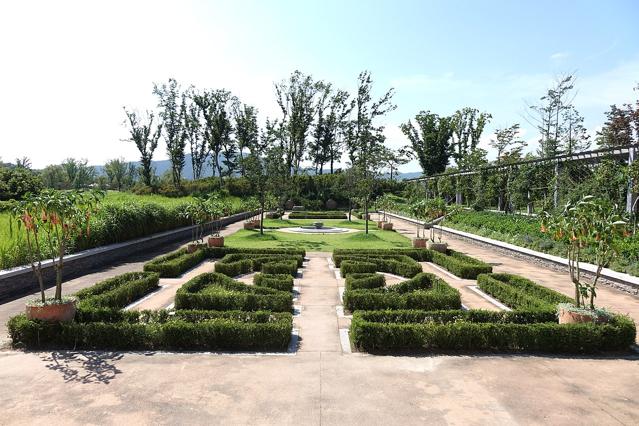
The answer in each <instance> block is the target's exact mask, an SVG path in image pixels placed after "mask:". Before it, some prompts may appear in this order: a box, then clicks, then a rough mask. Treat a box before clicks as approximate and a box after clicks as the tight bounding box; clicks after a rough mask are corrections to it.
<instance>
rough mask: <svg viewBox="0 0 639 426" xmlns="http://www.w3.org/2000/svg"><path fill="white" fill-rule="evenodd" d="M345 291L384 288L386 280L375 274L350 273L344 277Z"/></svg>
mask: <svg viewBox="0 0 639 426" xmlns="http://www.w3.org/2000/svg"><path fill="white" fill-rule="evenodd" d="M345 282H346V288H345V289H346V291H348V290H358V289H364V288H379V287H384V285H385V284H386V278H385V277H384V276H383V275H381V274H376V273H352V274H348V275H346V280H345Z"/></svg>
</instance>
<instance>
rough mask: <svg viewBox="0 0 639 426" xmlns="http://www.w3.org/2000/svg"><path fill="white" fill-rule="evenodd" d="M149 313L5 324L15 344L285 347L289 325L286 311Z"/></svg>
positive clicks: (290, 320)
mask: <svg viewBox="0 0 639 426" xmlns="http://www.w3.org/2000/svg"><path fill="white" fill-rule="evenodd" d="M159 312H165V311H159ZM137 316H138V318H143V317H144V315H140V314H137ZM150 316H151V317H153V321H146V322H144V321H142V320H141V319H138V320H137V321H120V322H111V323H109V322H85V323H81V322H63V323H48V322H42V321H36V320H33V321H32V320H28V319H27V318H26V316H25V315H18V316H15V317H13V318H11V319H10V320H9V322H8V324H7V325H8V328H9V334H10V335H11V338H12V339H13V344H14V346H17V347H25V348H28V349H54V348H56V349H60V348H74V349H109V350H160V349H178V350H179V349H182V350H285V349H286V348H287V346H288V343H289V341H290V337H291V332H292V328H293V318H292V315H291V314H290V313H271V312H238V311H232V312H214V311H178V312H176V314H175V316H168V315H166V314H164V315H163V318H159V315H158V314H155V313H153V314H151V315H150Z"/></svg>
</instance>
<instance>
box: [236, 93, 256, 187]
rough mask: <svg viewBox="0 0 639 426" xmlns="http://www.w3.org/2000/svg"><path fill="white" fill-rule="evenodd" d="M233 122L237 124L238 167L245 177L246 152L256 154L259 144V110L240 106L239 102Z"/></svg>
mask: <svg viewBox="0 0 639 426" xmlns="http://www.w3.org/2000/svg"><path fill="white" fill-rule="evenodd" d="M233 121H234V123H235V140H236V144H237V153H238V156H239V160H238V165H239V169H240V174H241V175H242V176H245V175H246V170H245V166H244V154H245V153H246V151H248V152H250V153H255V151H256V147H257V144H258V138H259V127H258V125H257V109H256V108H255V107H252V106H250V105H247V104H243V105H240V103H239V102H238V103H236V104H235V105H234V108H233Z"/></svg>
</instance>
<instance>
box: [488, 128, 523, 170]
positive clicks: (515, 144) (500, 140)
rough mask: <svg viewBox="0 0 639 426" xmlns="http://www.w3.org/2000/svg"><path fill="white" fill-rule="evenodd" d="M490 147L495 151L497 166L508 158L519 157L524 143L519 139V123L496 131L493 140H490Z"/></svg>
mask: <svg viewBox="0 0 639 426" xmlns="http://www.w3.org/2000/svg"><path fill="white" fill-rule="evenodd" d="M490 146H491V147H493V148H495V149H496V150H497V164H499V163H500V162H501V161H502V160H504V159H507V158H509V157H510V158H512V157H515V158H518V157H520V156H521V151H522V150H523V149H524V147H525V146H526V142H525V141H523V140H522V139H520V138H519V123H517V124H513V125H512V126H510V127H505V128H501V129H497V130H496V131H495V139H491V141H490Z"/></svg>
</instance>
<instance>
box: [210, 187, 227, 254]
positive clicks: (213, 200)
mask: <svg viewBox="0 0 639 426" xmlns="http://www.w3.org/2000/svg"><path fill="white" fill-rule="evenodd" d="M207 204H208V206H207V207H208V212H209V215H210V218H211V220H212V221H213V223H212V226H213V232H212V234H211V235H210V236H209V238H208V239H207V243H208V246H209V247H224V237H223V236H221V235H220V229H221V228H222V217H224V216H229V215H230V211H231V203H229V202H228V201H225V200H221V199H220V198H219V197H218V196H217V195H214V196H212V197H210V198H209V200H208V202H207Z"/></svg>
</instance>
